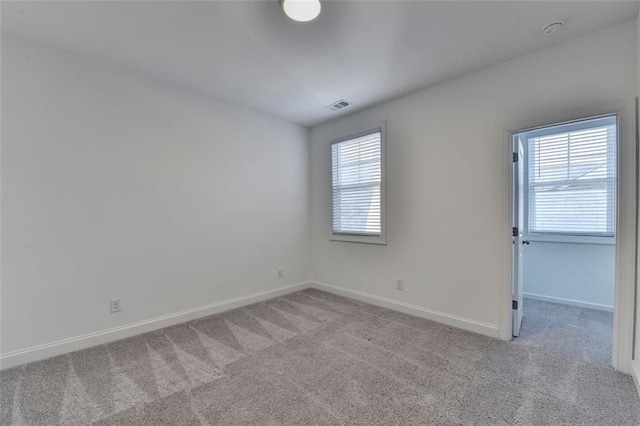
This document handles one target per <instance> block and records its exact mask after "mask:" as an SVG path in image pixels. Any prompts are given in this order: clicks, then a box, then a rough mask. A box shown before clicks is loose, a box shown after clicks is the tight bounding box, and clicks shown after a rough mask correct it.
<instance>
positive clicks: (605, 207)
mask: <svg viewBox="0 0 640 426" xmlns="http://www.w3.org/2000/svg"><path fill="white" fill-rule="evenodd" d="M593 121H594V123H593V124H594V126H593V127H589V126H585V123H588V122H581V123H580V126H579V128H578V129H577V130H573V131H572V130H567V131H559V132H558V133H552V134H546V135H544V136H538V137H533V138H529V139H528V140H527V143H528V154H529V155H528V157H529V162H528V169H529V170H528V179H529V223H528V225H529V233H532V234H535V233H552V234H553V233H556V234H573V235H591V236H613V234H614V230H615V201H616V198H615V197H616V125H615V119H614V118H610V119H609V120H608V122H609V124H605V125H603V123H602V120H601V119H598V120H593ZM559 130H563V129H559Z"/></svg>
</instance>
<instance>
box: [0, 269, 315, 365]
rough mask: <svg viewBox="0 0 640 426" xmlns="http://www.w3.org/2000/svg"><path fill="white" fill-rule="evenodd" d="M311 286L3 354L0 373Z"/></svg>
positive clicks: (286, 288) (274, 291)
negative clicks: (0, 371)
mask: <svg viewBox="0 0 640 426" xmlns="http://www.w3.org/2000/svg"><path fill="white" fill-rule="evenodd" d="M309 287H310V285H309V283H308V282H306V281H305V282H301V283H296V284H290V285H285V286H282V287H278V288H275V289H272V290H266V291H260V292H257V293H253V294H249V295H247V296H240V297H235V298H233V299H228V300H223V301H221V302H216V303H212V304H209V305H205V306H200V307H197V308H193V309H188V310H185V311H181V312H176V313H173V314H169V315H163V316H161V317H157V318H152V319H149V320H144V321H139V322H135V323H132V324H127V325H124V326H121V327H115V328H110V329H108V330H103V331H98V332H95V333H89V334H84V335H81V336H76V337H71V338H69V339H64V340H58V341H56V342H51V343H46V344H44V345H38V346H33V347H30V348H26V349H20V350H17V351H13V352H9V353H6V354H1V355H0V370H4V369H7V368H11V367H16V366H19V365H22V364H27V363H29V362H33V361H39V360H42V359H46V358H51V357H53V356H57V355H63V354H66V353H69V352H74V351H78V350H81V349H86V348H90V347H92V346H97V345H102V344H105V343H109V342H114V341H116V340H120V339H124V338H127V337H131V336H136V335H138V334H143V333H147V332H149V331H154V330H158V329H161V328H164V327H169V326H172V325H176V324H180V323H183V322H187V321H191V320H194V319H198V318H202V317H206V316H209V315H213V314H217V313H220V312H224V311H228V310H231V309H235V308H240V307H242V306H246V305H250V304H252V303H257V302H261V301H263V300H267V299H271V298H274V297H279V296H283V295H285V294H289V293H293V292H295V291H299V290H303V289H305V288H309Z"/></svg>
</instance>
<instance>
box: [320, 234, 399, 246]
mask: <svg viewBox="0 0 640 426" xmlns="http://www.w3.org/2000/svg"><path fill="white" fill-rule="evenodd" d="M329 241H342V242H347V243H360V244H377V245H383V246H386V245H387V239H386V238H385V236H384V235H382V236H379V237H370V236H366V235H348V234H331V235H330V236H329Z"/></svg>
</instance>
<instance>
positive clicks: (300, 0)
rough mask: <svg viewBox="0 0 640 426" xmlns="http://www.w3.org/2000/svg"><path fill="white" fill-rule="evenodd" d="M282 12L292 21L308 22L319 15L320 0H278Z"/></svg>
mask: <svg viewBox="0 0 640 426" xmlns="http://www.w3.org/2000/svg"><path fill="white" fill-rule="evenodd" d="M280 5H281V6H282V10H284V13H285V14H286V15H287V16H288V17H289V18H291V19H293V20H294V21H298V22H309V21H313V20H314V19H316V18H317V17H318V15H320V10H321V9H322V5H321V4H320V0H280Z"/></svg>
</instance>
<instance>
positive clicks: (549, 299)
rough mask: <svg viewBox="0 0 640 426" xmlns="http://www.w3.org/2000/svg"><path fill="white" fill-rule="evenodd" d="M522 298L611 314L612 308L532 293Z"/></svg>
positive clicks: (525, 294)
mask: <svg viewBox="0 0 640 426" xmlns="http://www.w3.org/2000/svg"><path fill="white" fill-rule="evenodd" d="M523 296H524V297H528V298H529V299H535V300H542V301H544V302H553V303H562V304H563V305H571V306H579V307H581V308H589V309H597V310H599V311H608V312H613V306H608V305H601V304H599V303H591V302H583V301H581V300H573V299H563V298H562V297H553V296H543V295H541V294H532V293H523ZM525 309H526V308H525Z"/></svg>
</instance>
